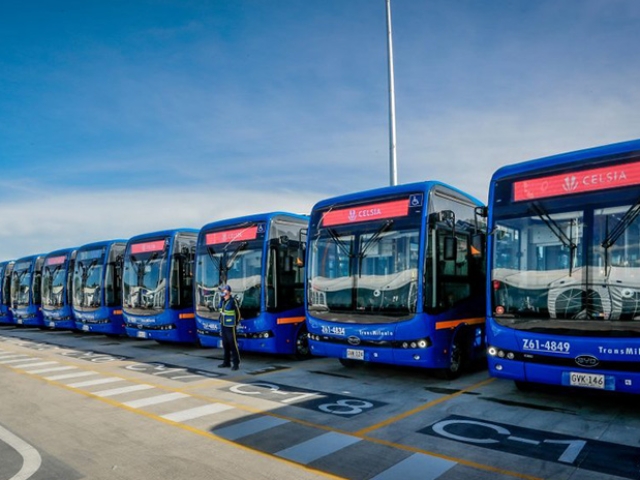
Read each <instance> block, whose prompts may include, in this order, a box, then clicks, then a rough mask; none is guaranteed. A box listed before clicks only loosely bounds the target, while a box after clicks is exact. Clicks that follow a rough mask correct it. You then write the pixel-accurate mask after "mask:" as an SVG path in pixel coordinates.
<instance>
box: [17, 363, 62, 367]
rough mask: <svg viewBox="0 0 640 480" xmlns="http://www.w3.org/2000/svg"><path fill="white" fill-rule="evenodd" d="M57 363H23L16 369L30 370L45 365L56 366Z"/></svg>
mask: <svg viewBox="0 0 640 480" xmlns="http://www.w3.org/2000/svg"><path fill="white" fill-rule="evenodd" d="M57 364H58V362H35V363H23V364H22V365H18V366H17V368H31V367H44V366H45V365H57Z"/></svg>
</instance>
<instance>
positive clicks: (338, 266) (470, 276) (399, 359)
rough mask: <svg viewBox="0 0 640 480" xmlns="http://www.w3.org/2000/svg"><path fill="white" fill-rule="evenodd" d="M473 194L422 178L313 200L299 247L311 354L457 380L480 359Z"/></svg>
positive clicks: (479, 272)
mask: <svg viewBox="0 0 640 480" xmlns="http://www.w3.org/2000/svg"><path fill="white" fill-rule="evenodd" d="M478 208H482V204H481V203H480V202H479V201H478V200H476V199H475V198H473V197H471V196H469V195H467V194H465V193H463V192H461V191H459V190H457V189H455V188H453V187H451V186H448V185H446V184H444V183H440V182H435V181H427V182H420V183H412V184H406V185H400V186H392V187H385V188H380V189H376V190H370V191H365V192H359V193H353V194H350V195H344V196H340V197H335V198H330V199H327V200H323V201H320V202H318V203H317V204H316V205H315V206H314V207H313V210H312V212H311V221H310V224H309V232H308V247H307V262H306V271H307V277H306V278H307V292H306V311H307V326H308V329H309V343H310V347H311V353H312V354H314V355H320V356H326V357H336V358H338V359H339V360H340V362H341V363H342V364H343V365H345V366H353V365H355V364H357V363H358V362H363V361H364V362H379V363H386V364H392V365H403V366H416V367H422V368H429V369H433V370H434V371H435V372H436V373H437V374H438V375H439V376H443V377H445V378H455V377H457V376H458V375H459V374H460V373H461V371H462V370H463V369H464V368H465V367H466V366H467V365H468V364H469V363H470V362H471V361H474V360H479V359H481V358H482V357H483V355H484V348H485V344H484V326H485V318H484V315H485V299H484V284H485V261H484V256H483V250H482V248H481V247H478V245H481V244H482V240H483V238H484V225H483V222H484V220H483V219H482V218H481V217H480V216H479V215H478V212H477V209H478Z"/></svg>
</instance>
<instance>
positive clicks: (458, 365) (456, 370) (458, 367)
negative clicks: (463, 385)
mask: <svg viewBox="0 0 640 480" xmlns="http://www.w3.org/2000/svg"><path fill="white" fill-rule="evenodd" d="M464 363H465V351H464V348H463V347H462V345H461V343H460V339H459V338H456V339H455V340H454V341H453V344H452V345H451V361H450V362H449V366H448V367H447V368H440V369H438V370H437V371H436V374H437V376H438V377H439V378H442V379H444V380H455V379H456V378H458V377H459V376H460V374H461V373H462V367H463V366H464Z"/></svg>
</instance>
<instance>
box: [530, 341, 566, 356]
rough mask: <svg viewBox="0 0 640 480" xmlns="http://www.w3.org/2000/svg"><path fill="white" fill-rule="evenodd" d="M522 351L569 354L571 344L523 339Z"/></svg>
mask: <svg viewBox="0 0 640 480" xmlns="http://www.w3.org/2000/svg"><path fill="white" fill-rule="evenodd" d="M522 350H525V351H532V352H553V353H570V352H571V344H570V343H569V342H556V341H555V340H538V339H530V338H523V339H522Z"/></svg>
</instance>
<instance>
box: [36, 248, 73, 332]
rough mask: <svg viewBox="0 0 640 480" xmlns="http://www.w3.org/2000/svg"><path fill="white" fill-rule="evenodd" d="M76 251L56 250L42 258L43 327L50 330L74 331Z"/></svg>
mask: <svg viewBox="0 0 640 480" xmlns="http://www.w3.org/2000/svg"><path fill="white" fill-rule="evenodd" d="M75 258H76V250H75V249H74V248H67V249H62V250H56V251H54V252H51V253H49V254H47V255H46V256H45V257H44V265H43V267H42V315H43V322H44V325H45V326H47V327H50V328H57V329H67V330H75V328H76V322H75V318H74V316H73V309H72V307H71V303H72V295H71V292H72V289H71V281H72V280H73V268H74V262H75Z"/></svg>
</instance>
